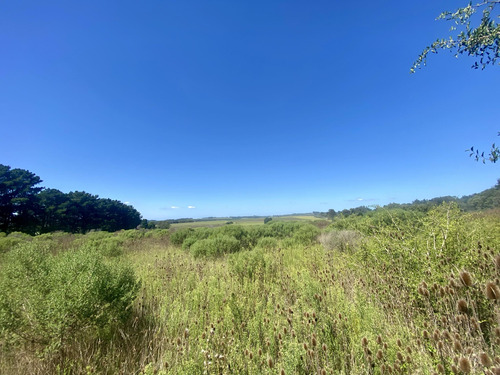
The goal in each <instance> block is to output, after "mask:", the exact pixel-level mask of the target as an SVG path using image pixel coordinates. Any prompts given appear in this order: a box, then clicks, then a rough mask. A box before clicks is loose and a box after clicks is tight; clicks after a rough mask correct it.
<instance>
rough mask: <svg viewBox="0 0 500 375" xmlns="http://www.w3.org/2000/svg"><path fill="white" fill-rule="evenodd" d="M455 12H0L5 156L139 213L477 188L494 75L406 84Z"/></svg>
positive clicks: (429, 8) (371, 5)
mask: <svg viewBox="0 0 500 375" xmlns="http://www.w3.org/2000/svg"><path fill="white" fill-rule="evenodd" d="M466 3H467V2H466V1H431V0H428V1H416V2H415V1H411V2H410V1H401V0H398V1H395V0H394V1H393V0H387V1H378V2H375V1H364V0H363V1H356V2H349V1H344V2H338V1H273V0H266V1H261V0H252V1H234V0H231V1H230V0H226V1H218V0H214V1H200V0H196V1H195V0H182V1H181V0H174V1H125V0H124V1H93V0H92V1H50V0H49V1H39V0H36V1H23V0H17V1H3V2H1V3H0V163H2V164H7V165H10V166H11V167H13V168H23V169H28V170H30V171H32V172H34V173H36V174H37V175H38V176H40V177H41V178H42V179H43V180H44V182H43V185H44V186H46V187H51V188H56V189H59V190H61V191H63V192H69V191H74V190H80V191H81V190H84V191H87V192H89V193H92V194H98V195H99V196H101V197H105V198H112V199H118V200H121V201H123V202H130V204H132V205H133V206H134V207H135V208H137V209H138V210H139V211H140V212H141V213H142V214H143V216H144V217H145V218H148V219H166V218H178V217H205V216H226V215H254V214H255V215H268V214H285V213H293V212H311V211H327V210H328V209H330V208H333V209H335V210H340V209H344V208H348V207H355V206H359V205H362V204H366V205H368V204H380V205H383V204H386V203H389V202H411V201H413V200H414V199H423V198H432V197H435V196H440V195H457V196H461V195H466V194H471V193H475V192H479V191H481V190H483V189H486V188H489V187H491V186H493V185H495V183H496V180H497V178H498V177H500V176H499V173H498V172H499V165H493V164H487V165H483V164H479V163H475V162H474V161H473V160H472V159H470V158H469V157H468V156H467V154H466V153H465V152H464V150H465V149H466V148H469V147H470V146H472V145H474V146H476V147H478V148H481V149H484V150H487V149H489V147H490V146H491V143H493V142H497V143H500V137H497V132H498V131H499V130H500V126H499V120H500V117H499V115H500V105H499V96H498V88H499V87H500V67H490V68H487V69H486V70H484V71H476V70H472V69H470V66H471V65H472V63H473V60H470V59H468V58H467V57H466V56H463V57H461V58H459V59H455V58H454V57H453V55H452V54H450V53H448V52H443V53H441V54H438V55H432V56H430V58H429V65H428V66H427V67H426V68H424V69H422V70H420V71H418V72H417V74H413V75H410V74H409V69H410V66H411V65H412V63H413V61H414V60H415V59H416V57H417V56H418V54H419V53H420V51H421V50H422V49H423V48H424V47H425V46H426V45H427V44H429V43H430V42H432V41H433V40H435V39H436V38H437V37H440V36H446V35H449V34H448V29H449V27H450V25H449V24H448V23H446V22H443V21H435V20H434V19H435V17H436V16H437V15H438V14H439V13H440V12H441V11H442V10H447V9H449V10H452V9H455V8H457V7H458V6H460V5H465V4H466ZM173 207H175V208H173ZM188 207H190V208H188Z"/></svg>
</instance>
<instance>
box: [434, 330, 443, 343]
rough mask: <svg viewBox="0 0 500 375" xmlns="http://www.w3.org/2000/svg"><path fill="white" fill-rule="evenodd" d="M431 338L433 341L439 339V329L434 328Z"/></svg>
mask: <svg viewBox="0 0 500 375" xmlns="http://www.w3.org/2000/svg"><path fill="white" fill-rule="evenodd" d="M432 338H433V339H434V341H439V339H440V338H441V332H439V329H435V330H434V333H433V334H432Z"/></svg>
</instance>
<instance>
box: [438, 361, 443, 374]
mask: <svg viewBox="0 0 500 375" xmlns="http://www.w3.org/2000/svg"><path fill="white" fill-rule="evenodd" d="M437 370H438V372H439V373H441V374H444V366H443V365H442V364H441V363H438V365H437Z"/></svg>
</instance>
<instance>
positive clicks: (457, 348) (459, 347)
mask: <svg viewBox="0 0 500 375" xmlns="http://www.w3.org/2000/svg"><path fill="white" fill-rule="evenodd" d="M453 349H455V351H456V352H461V351H462V350H463V348H462V344H461V343H460V341H458V340H455V341H453Z"/></svg>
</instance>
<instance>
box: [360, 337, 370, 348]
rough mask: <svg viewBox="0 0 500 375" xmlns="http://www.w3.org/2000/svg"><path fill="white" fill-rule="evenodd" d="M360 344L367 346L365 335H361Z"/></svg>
mask: <svg viewBox="0 0 500 375" xmlns="http://www.w3.org/2000/svg"><path fill="white" fill-rule="evenodd" d="M361 345H362V346H364V347H366V346H368V339H367V338H366V337H363V338H362V339H361Z"/></svg>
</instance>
